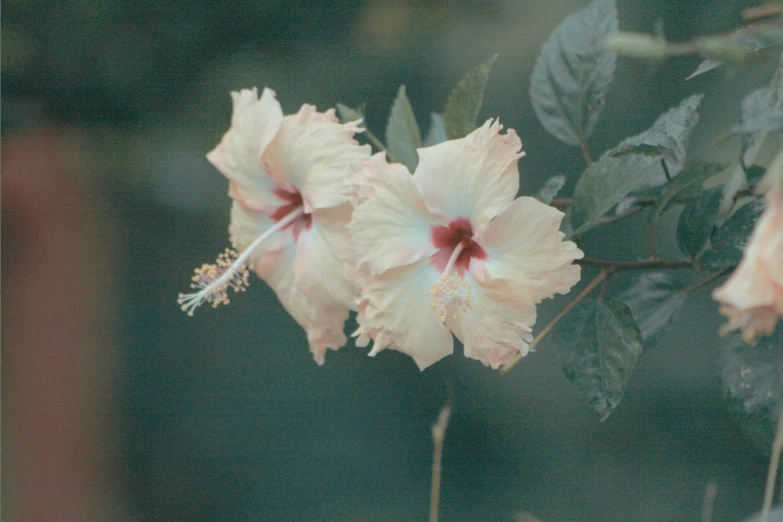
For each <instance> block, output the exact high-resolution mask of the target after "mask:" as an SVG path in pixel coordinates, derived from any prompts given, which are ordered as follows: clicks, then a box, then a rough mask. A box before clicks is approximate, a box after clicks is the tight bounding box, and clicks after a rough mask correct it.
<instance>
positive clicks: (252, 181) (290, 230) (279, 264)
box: [178, 88, 370, 364]
mask: <svg viewBox="0 0 783 522" xmlns="http://www.w3.org/2000/svg"><path fill="white" fill-rule="evenodd" d="M231 96H232V98H233V101H234V111H233V115H232V118H231V128H230V129H229V130H228V132H226V134H225V135H224V136H223V139H222V140H221V142H220V144H219V145H218V146H217V147H216V148H215V149H214V150H213V151H212V152H210V153H209V154H207V159H209V161H210V162H211V163H212V164H213V165H215V167H217V169H218V170H219V171H220V172H221V173H222V174H223V175H224V176H226V177H227V178H228V179H229V196H230V197H231V198H232V199H233V200H234V202H233V206H232V209H231V225H230V226H229V233H230V236H231V242H232V244H233V245H234V248H235V249H236V251H233V250H229V251H227V252H226V253H224V254H221V256H220V257H219V258H218V261H217V263H216V264H214V265H204V266H202V267H201V268H200V269H197V270H196V275H195V276H194V277H193V284H192V285H191V286H192V287H193V288H195V289H197V292H195V293H192V294H187V295H183V294H180V297H179V300H178V302H179V303H180V305H181V307H182V309H183V310H184V311H186V312H188V314H189V315H193V312H194V310H195V309H196V307H198V306H199V305H200V304H201V303H203V302H209V303H211V304H212V306H217V305H219V304H222V303H228V289H229V288H233V289H234V290H236V291H241V290H243V289H244V287H245V285H246V284H247V276H248V274H247V270H246V269H245V268H244V267H245V265H247V266H248V267H250V269H251V270H253V271H254V272H255V273H256V274H258V276H259V277H260V278H261V279H263V280H264V281H266V282H267V284H269V286H270V287H272V289H274V291H275V293H276V294H277V296H278V298H279V299H280V302H281V303H282V305H283V306H284V307H285V309H286V310H287V311H288V312H289V313H290V314H291V315H292V316H293V317H294V319H295V320H296V321H297V322H298V323H299V324H300V325H301V326H302V327H303V328H304V329H305V330H306V332H307V338H308V341H309V344H310V351H311V352H312V353H313V357H314V358H315V360H316V362H317V363H318V364H323V363H324V357H325V353H326V350H327V349H328V348H331V349H333V350H337V349H339V348H340V347H342V346H343V345H345V343H346V338H345V335H344V334H343V325H344V323H345V320H346V319H347V318H348V311H349V308H350V307H351V305H352V300H353V297H354V294H353V285H352V284H351V282H350V281H349V279H348V277H347V275H346V271H345V270H344V269H343V266H342V264H341V263H340V262H339V261H338V258H337V257H336V255H335V251H336V250H344V249H347V248H350V242H349V240H348V237H347V235H346V232H345V226H346V225H347V223H348V222H349V220H350V216H351V204H350V203H349V202H348V201H347V199H346V197H345V196H344V195H343V194H342V192H343V191H344V178H345V177H346V176H348V175H349V174H350V173H351V172H352V169H353V167H355V166H356V165H358V164H359V163H361V162H363V161H365V160H367V158H369V156H370V147H369V145H364V146H360V145H359V144H358V143H357V142H356V141H355V140H354V139H353V136H354V134H355V133H356V132H361V129H360V128H359V126H358V125H359V123H360V122H352V123H348V124H344V125H341V124H340V123H339V122H338V120H337V117H336V116H335V113H334V110H333V109H331V110H329V111H327V112H323V113H321V112H317V111H316V109H315V107H313V106H312V105H303V106H302V108H301V109H300V110H299V112H298V113H296V114H293V115H289V116H283V112H282V110H281V108H280V104H279V103H278V102H277V100H276V99H275V93H274V91H272V90H270V89H264V91H263V93H262V95H261V98H260V99H259V98H258V91H257V90H256V89H255V88H254V89H253V90H242V91H240V92H233V93H232V94H231ZM237 252H239V253H238V254H237Z"/></svg>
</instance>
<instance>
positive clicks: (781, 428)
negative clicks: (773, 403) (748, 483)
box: [760, 408, 783, 522]
mask: <svg viewBox="0 0 783 522" xmlns="http://www.w3.org/2000/svg"><path fill="white" fill-rule="evenodd" d="M781 450H783V408H781V409H780V415H778V426H777V428H776V429H775V439H774V440H773V441H772V455H770V457H769V471H768V472H767V487H766V488H765V489H764V507H762V508H761V517H760V520H761V522H769V512H770V510H771V509H772V497H774V496H775V481H776V479H777V476H778V466H779V465H780V452H781Z"/></svg>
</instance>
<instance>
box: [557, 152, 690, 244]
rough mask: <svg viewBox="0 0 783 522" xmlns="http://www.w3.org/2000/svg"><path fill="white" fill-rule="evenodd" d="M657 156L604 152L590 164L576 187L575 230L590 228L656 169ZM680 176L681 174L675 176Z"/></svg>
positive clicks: (574, 206)
mask: <svg viewBox="0 0 783 522" xmlns="http://www.w3.org/2000/svg"><path fill="white" fill-rule="evenodd" d="M657 163H658V160H657V159H656V158H651V157H649V156H645V155H643V154H626V155H624V156H618V157H614V156H611V155H609V154H604V155H603V156H601V158H600V159H599V160H598V161H596V162H594V163H593V164H592V165H590V166H589V167H587V169H585V171H584V172H583V173H582V176H581V177H580V178H579V181H578V182H577V184H576V189H574V201H573V205H572V207H571V208H572V210H571V225H572V226H573V227H574V234H582V233H584V232H585V231H587V230H589V229H590V228H592V227H593V226H595V224H596V223H598V221H599V220H600V219H601V217H602V216H603V215H604V214H606V213H607V212H608V211H609V210H611V208H612V207H614V206H615V205H617V204H618V203H619V202H620V201H622V200H623V199H625V197H626V196H627V195H628V194H630V193H631V191H633V190H634V189H636V187H638V186H639V185H641V184H642V183H643V182H644V181H645V180H646V179H648V178H649V177H650V176H651V175H653V173H654V172H655V171H654V170H653V169H651V168H650V167H651V166H652V165H655V164H657ZM675 179H677V178H675Z"/></svg>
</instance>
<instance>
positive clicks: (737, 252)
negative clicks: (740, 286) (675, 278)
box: [701, 197, 764, 269]
mask: <svg viewBox="0 0 783 522" xmlns="http://www.w3.org/2000/svg"><path fill="white" fill-rule="evenodd" d="M763 211H764V198H762V197H757V198H755V199H754V200H753V201H750V202H749V203H747V204H745V205H743V206H742V207H740V208H739V209H737V211H736V212H734V213H733V214H732V215H731V216H730V217H729V219H727V220H726V222H725V223H723V225H722V226H721V227H720V228H719V229H717V230H716V231H715V232H713V234H712V237H711V238H710V243H711V244H712V247H711V248H710V249H709V250H707V251H706V252H704V254H702V257H701V263H702V265H704V266H705V267H707V268H712V269H719V268H731V267H733V266H736V265H737V264H738V263H739V262H740V260H741V259H742V251H743V250H744V249H745V244H746V243H747V241H748V236H750V233H751V232H752V231H753V227H754V225H755V224H756V220H757V219H758V218H759V216H760V215H761V213H762V212H763Z"/></svg>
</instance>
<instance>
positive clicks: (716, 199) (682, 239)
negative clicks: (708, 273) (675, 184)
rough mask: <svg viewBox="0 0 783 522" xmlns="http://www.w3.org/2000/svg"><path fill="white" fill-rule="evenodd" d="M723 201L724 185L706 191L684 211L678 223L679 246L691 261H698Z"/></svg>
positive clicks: (689, 203) (690, 202) (688, 204)
mask: <svg viewBox="0 0 783 522" xmlns="http://www.w3.org/2000/svg"><path fill="white" fill-rule="evenodd" d="M722 199H723V185H721V186H719V187H715V188H712V189H710V190H705V191H704V192H702V194H701V196H700V197H698V198H694V199H692V200H690V201H689V202H688V203H687V204H686V205H685V208H683V209H682V213H681V214H680V220H679V221H678V222H677V246H679V247H680V250H681V251H682V253H683V254H685V255H686V256H689V257H690V258H691V259H696V258H697V257H698V255H699V254H700V253H701V251H702V249H703V248H704V245H706V244H707V239H709V237H710V233H711V232H712V227H713V224H714V223H715V218H716V217H717V216H718V210H720V203H721V200H722Z"/></svg>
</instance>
